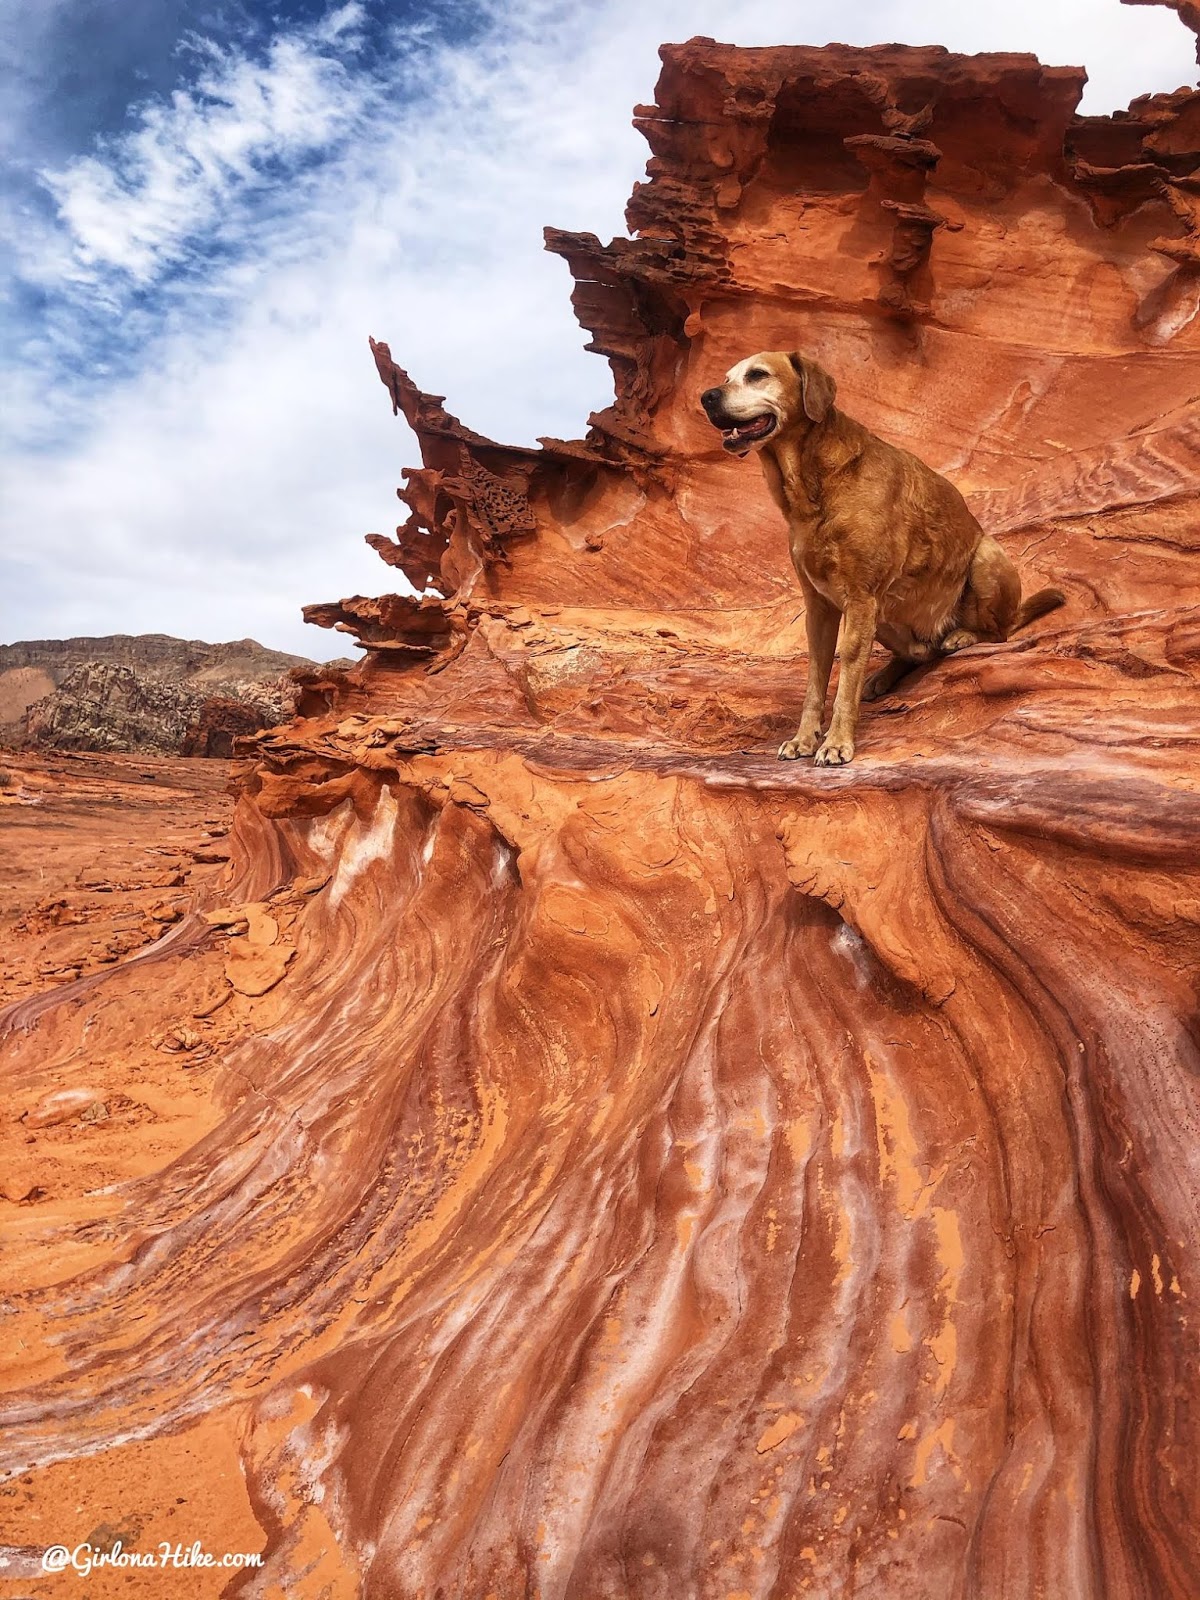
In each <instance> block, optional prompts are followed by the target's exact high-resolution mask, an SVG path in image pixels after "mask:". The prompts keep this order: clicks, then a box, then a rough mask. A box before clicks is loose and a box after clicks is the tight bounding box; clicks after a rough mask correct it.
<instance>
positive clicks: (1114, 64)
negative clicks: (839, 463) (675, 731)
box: [0, 0, 1196, 657]
mask: <svg viewBox="0 0 1200 1600" xmlns="http://www.w3.org/2000/svg"><path fill="white" fill-rule="evenodd" d="M976 11H978V12H979V13H980V14H979V15H974V14H972V13H974V12H976ZM985 11H986V13H987V14H982V13H984V12H985ZM696 33H706V34H711V35H713V36H715V37H717V38H721V39H725V40H729V41H730V42H732V43H737V44H777V43H796V44H823V43H826V42H828V41H829V40H831V39H839V40H842V41H844V42H846V43H850V44H869V43H875V42H879V41H881V40H898V41H901V42H905V43H912V44H924V43H940V44H945V45H947V46H949V47H950V48H951V49H956V50H966V51H975V50H995V49H1008V50H1033V51H1036V52H1037V53H1038V54H1039V55H1040V56H1041V58H1042V59H1043V60H1044V61H1047V62H1051V63H1055V64H1063V63H1078V62H1080V61H1082V62H1083V63H1084V64H1086V65H1087V67H1088V69H1089V72H1090V74H1091V82H1090V83H1089V86H1088V91H1087V96H1086V98H1085V102H1084V108H1085V109H1087V110H1092V111H1108V110H1112V109H1113V108H1114V107H1116V106H1118V105H1124V104H1126V103H1127V102H1128V100H1129V99H1130V98H1131V97H1132V96H1133V95H1134V94H1137V93H1142V92H1146V91H1149V90H1156V89H1170V88H1175V87H1177V86H1178V85H1179V84H1181V83H1186V82H1191V81H1194V79H1195V72H1196V69H1195V63H1194V60H1193V55H1192V50H1193V45H1192V39H1191V36H1190V35H1189V34H1188V33H1187V32H1186V31H1185V30H1184V28H1183V27H1182V25H1181V24H1180V23H1179V21H1178V19H1177V18H1175V17H1174V16H1173V15H1172V14H1171V13H1169V12H1168V11H1166V10H1159V9H1157V8H1143V7H1137V8H1126V7H1123V6H1121V5H1119V4H1118V3H1117V0H1057V3H1056V4H1055V5H1053V6H1050V5H1047V4H1045V0H1010V3H1009V4H1007V5H1005V6H1003V7H988V8H982V7H979V8H975V7H972V8H967V7H962V6H960V5H959V4H957V3H956V0H955V3H950V0H908V3H905V4H898V3H892V0H867V3H862V4H859V5H858V6H856V7H854V8H853V9H850V8H848V7H846V6H845V5H844V4H843V3H842V0H812V3H806V4H796V3H795V0H744V3H742V4H740V5H738V6H736V7H731V6H729V5H728V4H727V3H725V0H688V3H683V0H593V3H592V4H590V5H587V6H578V5H562V4H558V3H552V0H510V3H508V4H504V5H492V4H468V3H465V0H442V3H440V4H439V3H436V0H430V3H424V4H421V5H419V6H415V5H409V4H407V3H393V4H386V3H384V0H335V3H332V4H331V3H329V0H290V3H287V4H282V5H279V6H274V7H266V6H260V5H251V4H247V3H244V0H212V3H207V4H205V3H199V0H37V3H36V4H32V5H29V4H27V5H23V6H18V5H17V4H16V3H15V0H4V9H3V10H2V11H0V56H2V58H3V62H4V67H5V73H6V77H7V80H8V81H7V84H6V86H5V92H4V94H3V96H2V98H0V107H2V109H0V127H2V128H3V131H4V134H5V135H6V145H7V148H8V150H9V151H10V152H11V155H10V158H9V161H8V164H7V167H6V171H5V176H4V187H3V194H2V196H0V205H2V208H3V221H4V223H5V224H6V227H5V233H6V236H8V237H9V238H10V239H12V240H13V241H15V243H14V248H13V250H12V254H11V257H10V259H9V260H8V262H7V263H6V265H5V267H4V268H3V300H2V306H0V314H2V316H3V324H4V360H5V368H6V370H5V373H4V375H3V378H4V396H5V398H4V406H3V424H4V434H5V462H4V484H3V513H2V515H3V522H2V524H0V640H5V641H6V640H12V639H17V638H31V637H45V636H61V635H66V634H80V633H109V632H148V631H161V632H168V633H175V634H182V635H184V636H187V637H197V638H207V639H226V638H237V637H241V636H244V635H247V634H250V635H253V636H254V637H256V638H258V639H260V640H262V642H263V643H266V644H270V645H274V646H277V647H279V648H283V649H292V650H296V651H301V652H303V653H305V654H311V655H315V656H317V657H327V656H331V655H335V654H340V653H342V651H343V649H344V641H343V640H342V639H341V638H340V637H339V636H337V635H331V634H329V633H326V632H324V631H322V630H319V629H315V628H308V627H305V626H304V625H303V624H302V623H301V622H300V618H299V608H300V606H301V605H302V604H304V603H305V602H307V601H312V600H327V599H336V598H338V597H339V596H341V595H345V594H350V593H354V592H361V593H378V592H381V591H382V590H384V589H386V588H388V587H389V586H391V585H392V584H393V583H394V578H395V575H394V574H393V573H392V572H391V571H390V570H389V569H387V568H385V567H384V566H383V565H382V564H381V563H380V562H379V560H378V558H377V557H375V556H374V555H373V554H372V553H371V552H370V551H369V550H368V549H367V548H366V547H365V546H364V545H363V544H362V535H363V534H364V533H366V532H373V531H383V530H389V529H390V528H391V527H393V526H394V525H395V523H396V522H397V521H398V520H399V517H400V511H401V508H400V507H399V506H398V505H397V502H396V501H395V499H394V497H393V493H392V490H393V488H394V485H395V484H396V483H397V482H398V481H399V472H400V468H401V467H402V466H404V465H410V464H415V462H416V459H417V458H416V451H415V445H414V442H413V441H412V439H411V436H409V435H408V434H407V432H406V430H405V429H404V428H403V426H402V425H401V424H400V423H399V422H398V421H396V420H395V419H393V418H392V417H391V415H390V411H389V407H388V405H387V401H386V397H385V396H384V394H383V391H382V390H381V389H380V388H379V387H378V384H377V381H376V379H375V376H374V372H373V368H372V366H371V362H370V357H369V353H368V351H367V345H366V339H367V335H368V333H371V334H374V335H375V336H376V337H377V338H383V339H387V340H388V341H389V342H390V343H391V345H392V349H393V351H394V353H395V354H396V356H397V358H398V359H399V360H401V361H402V362H403V363H404V364H405V365H407V366H408V367H409V368H410V370H411V371H412V373H413V376H414V377H415V378H416V379H417V381H418V382H419V383H421V384H422V385H423V386H424V387H426V388H427V389H431V390H434V391H436V392H439V393H441V392H445V393H446V394H447V395H448V397H449V399H448V404H449V405H450V408H451V409H452V410H454V411H456V412H458V413H459V415H461V416H462V417H463V418H464V420H465V421H467V422H469V423H470V424H471V425H472V426H474V427H476V428H479V429H480V430H481V431H483V432H485V433H490V434H492V435H493V436H495V437H497V438H500V439H505V440H509V441H512V442H515V443H528V442H532V441H533V439H534V438H536V436H537V435H539V434H556V435H564V436H571V435H576V434H578V433H580V432H581V431H582V429H583V427H584V426H585V421H586V416H587V413H588V412H589V411H590V410H592V409H594V408H596V407H598V406H601V405H603V404H605V403H606V401H607V399H608V396H609V381H608V368H607V364H606V363H605V362H604V361H603V360H602V359H600V358H599V357H595V356H588V355H586V354H585V353H584V352H583V349H582V345H583V342H584V339H585V337H586V336H585V335H584V334H583V333H581V331H580V330H579V329H578V327H577V325H576V324H575V321H574V318H573V316H572V314H571V310H570V303H569V289H570V282H569V277H568V274H567V271H566V268H565V266H564V265H563V263H562V262H560V261H559V260H557V259H556V258H553V257H550V256H547V255H545V254H544V253H543V251H542V241H541V229H542V226H543V225H544V224H547V223H549V224H553V225H555V226H558V227H566V228H584V229H588V230H590V231H592V232H596V233H599V234H600V235H601V236H602V237H609V236H611V235H612V234H614V233H617V232H620V231H622V228H623V222H622V211H623V208H624V203H625V200H626V198H627V196H628V193H629V190H630V188H631V186H632V184H633V183H634V182H635V181H636V180H637V179H638V178H639V177H640V176H641V174H642V169H643V166H644V162H645V158H646V150H645V146H644V145H643V143H642V141H641V139H640V138H639V137H638V135H636V134H635V133H634V131H633V130H632V128H631V127H630V126H629V116H630V112H631V109H632V107H633V105H634V104H635V102H637V101H644V100H648V99H650V98H652V93H653V86H654V82H655V79H656V77H657V73H658V65H659V63H658V59H657V55H656V49H657V46H658V44H659V43H660V42H662V41H663V40H669V39H683V38H687V37H689V36H691V35H693V34H696Z"/></svg>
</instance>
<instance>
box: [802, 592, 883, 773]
mask: <svg viewBox="0 0 1200 1600" xmlns="http://www.w3.org/2000/svg"><path fill="white" fill-rule="evenodd" d="M878 616H879V605H878V602H877V601H876V600H875V597H874V596H873V595H866V596H863V597H858V596H856V597H855V598H854V599H852V600H851V601H850V602H849V603H848V605H847V606H846V610H845V612H844V613H843V625H842V668H841V672H840V673H839V674H838V689H837V695H836V697H835V699H834V702H833V716H832V718H831V719H830V723H829V732H828V733H827V734H826V735H825V742H824V743H823V744H822V745H821V748H820V749H819V750H818V751H817V754H816V764H817V766H819V767H840V766H842V765H843V763H844V762H847V761H850V760H852V759H853V756H854V733H855V729H856V728H857V727H858V706H859V701H860V700H861V699H862V692H863V682H864V680H865V678H866V675H867V661H868V659H869V658H870V654H871V646H872V645H873V644H874V643H875V623H876V620H877V619H878Z"/></svg>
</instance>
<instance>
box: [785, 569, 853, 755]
mask: <svg viewBox="0 0 1200 1600" xmlns="http://www.w3.org/2000/svg"><path fill="white" fill-rule="evenodd" d="M800 585H801V588H802V589H803V590H804V628H805V632H806V633H807V634H808V686H807V688H806V689H805V691H804V709H803V711H802V712H801V713H800V726H799V728H797V730H796V737H795V738H794V739H788V740H786V741H785V742H784V743H783V744H781V745H780V746H779V759H780V761H795V759H796V757H797V756H811V755H812V753H813V751H814V750H815V749H816V748H817V746H818V745H819V744H820V742H821V726H822V724H823V723H824V721H825V698H826V696H827V695H828V693H829V675H830V673H831V672H832V671H833V652H834V651H835V650H836V648H837V633H838V622H839V620H840V616H839V612H838V609H837V607H836V606H833V605H830V603H829V601H828V600H826V599H825V597H824V595H819V594H818V593H817V591H816V590H815V589H814V588H813V586H812V584H811V583H809V582H807V581H806V580H805V579H804V578H803V577H801V579H800Z"/></svg>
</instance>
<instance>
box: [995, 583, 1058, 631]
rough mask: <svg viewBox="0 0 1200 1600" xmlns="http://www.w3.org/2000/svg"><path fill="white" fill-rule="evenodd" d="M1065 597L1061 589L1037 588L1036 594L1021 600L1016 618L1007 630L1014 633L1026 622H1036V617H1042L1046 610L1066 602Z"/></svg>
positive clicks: (1055, 608)
mask: <svg viewBox="0 0 1200 1600" xmlns="http://www.w3.org/2000/svg"><path fill="white" fill-rule="evenodd" d="M1066 599H1067V597H1066V595H1065V594H1064V593H1063V592H1062V590H1061V589H1039V590H1038V592H1037V593H1036V594H1031V595H1030V596H1029V599H1028V600H1023V601H1022V602H1021V609H1020V610H1019V611H1018V612H1017V620H1016V621H1015V622H1014V623H1013V625H1012V628H1011V629H1010V630H1009V631H1010V632H1013V633H1015V632H1016V630H1017V629H1018V628H1023V627H1024V626H1025V624H1026V623H1027V622H1036V621H1037V619H1038V617H1044V616H1045V615H1046V613H1047V611H1057V609H1058V607H1059V606H1061V605H1065V604H1066Z"/></svg>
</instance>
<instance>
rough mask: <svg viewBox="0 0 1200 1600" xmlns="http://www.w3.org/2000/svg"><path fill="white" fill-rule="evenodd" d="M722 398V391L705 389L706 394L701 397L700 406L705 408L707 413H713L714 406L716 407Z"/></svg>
mask: <svg viewBox="0 0 1200 1600" xmlns="http://www.w3.org/2000/svg"><path fill="white" fill-rule="evenodd" d="M720 398H721V391H720V389H705V391H704V393H703V394H702V395H701V396H700V404H701V405H702V406H703V407H704V409H705V411H711V410H712V408H713V406H715V405H716V403H717V401H718V400H719V399H720Z"/></svg>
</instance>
